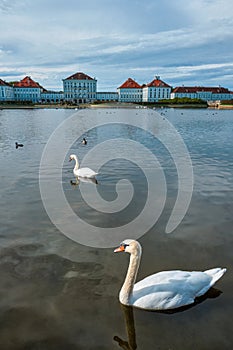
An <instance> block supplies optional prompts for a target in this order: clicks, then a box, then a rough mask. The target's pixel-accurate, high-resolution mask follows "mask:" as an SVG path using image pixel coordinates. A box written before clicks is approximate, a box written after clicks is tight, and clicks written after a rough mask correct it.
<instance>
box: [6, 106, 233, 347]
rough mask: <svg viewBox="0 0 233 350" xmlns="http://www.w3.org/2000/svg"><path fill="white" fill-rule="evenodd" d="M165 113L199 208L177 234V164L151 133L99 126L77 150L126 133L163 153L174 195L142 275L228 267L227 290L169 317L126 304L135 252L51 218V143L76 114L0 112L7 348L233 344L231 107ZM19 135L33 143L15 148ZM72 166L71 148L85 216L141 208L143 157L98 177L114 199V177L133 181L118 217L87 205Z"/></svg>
mask: <svg viewBox="0 0 233 350" xmlns="http://www.w3.org/2000/svg"><path fill="white" fill-rule="evenodd" d="M160 112H162V113H163V114H164V117H166V118H167V119H168V120H169V121H171V122H172V124H173V125H174V126H175V127H176V129H177V130H178V131H179V133H180V134H181V135H182V137H183V139H184V141H185V143H186V146H187V147H188V150H189V152H190V155H191V158H192V162H193V170H194V192H193V196H192V200H191V204H190V207H189V209H188V212H187V214H186V216H185V218H184V219H183V221H182V223H181V224H180V225H179V226H178V228H177V229H176V230H175V231H174V232H173V233H172V234H165V233H164V231H165V226H166V223H167V220H168V218H169V215H170V213H171V209H172V207H173V205H174V201H175V198H176V194H177V174H176V168H175V166H174V164H173V162H172V160H171V159H170V158H169V155H168V153H167V151H166V150H165V149H164V147H163V146H162V145H161V144H159V143H158V142H157V141H156V140H155V139H154V138H152V137H151V136H150V135H149V136H148V135H147V136H146V135H145V134H144V133H142V132H141V131H140V130H138V129H135V128H133V127H124V126H111V127H110V126H107V127H103V128H97V129H93V130H90V132H89V133H88V135H85V136H86V137H87V139H88V144H87V145H86V146H83V145H82V144H81V140H82V137H81V138H80V140H77V141H76V142H75V143H74V144H73V145H72V147H71V149H70V153H78V154H79V155H80V158H81V159H82V157H84V155H85V153H86V152H88V151H89V150H90V149H91V147H92V146H93V145H95V144H96V143H99V142H103V141H104V140H106V139H108V138H113V137H119V136H120V137H125V138H126V139H127V138H131V139H132V140H137V141H140V142H142V143H143V144H144V145H145V146H146V147H149V148H150V149H151V150H152V151H153V152H156V155H157V157H158V159H159V160H160V161H161V163H162V165H163V168H164V169H165V174H166V181H167V186H168V196H167V202H166V206H165V208H164V210H163V213H162V215H161V217H160V218H159V220H158V222H157V223H156V224H155V225H154V227H153V228H152V229H151V230H150V231H149V232H148V233H147V234H146V235H145V236H143V237H142V238H141V239H140V242H141V244H142V246H143V258H142V262H141V266H140V270H139V276H138V278H139V279H140V278H143V277H144V276H146V275H149V274H152V273H154V272H156V271H161V270H167V269H186V270H203V269H208V268H211V267H215V266H222V267H227V269H228V271H227V273H226V274H225V275H224V277H223V278H222V279H221V280H220V281H219V282H218V283H217V284H216V288H217V289H219V291H220V292H221V293H220V292H219V293H215V294H216V295H209V298H207V299H205V300H201V301H200V303H198V304H197V305H195V306H193V307H191V308H188V309H185V310H183V311H182V312H177V313H172V314H164V313H158V312H145V311H140V310H136V309H135V310H133V311H132V310H131V309H127V308H122V307H121V306H120V304H119V301H118V292H119V289H120V287H121V285H122V283H123V280H124V277H125V272H126V269H127V266H128V255H127V254H113V249H112V248H111V249H110V248H109V249H97V248H91V247H87V246H83V245H80V244H78V243H76V242H73V241H71V240H69V239H68V238H66V237H65V236H64V235H63V234H62V233H61V232H59V231H58V229H57V228H56V227H55V226H54V225H53V224H52V223H51V221H50V219H49V218H48V216H47V213H46V211H45V209H44V207H43V204H42V201H41V196H40V191H39V184H38V180H39V166H40V159H41V155H42V151H43V149H44V146H45V145H46V142H47V141H48V138H49V137H50V135H51V133H52V132H53V130H54V129H55V128H56V127H57V126H58V125H59V123H61V122H62V121H63V120H65V119H66V118H68V117H69V116H70V115H71V114H72V113H73V111H70V110H33V109H32V110H1V111H0V148H1V152H0V164H1V168H0V169H1V170H0V175H1V181H0V203H1V211H0V222H1V225H0V244H1V250H0V278H1V284H0V296H1V298H0V344H1V347H0V348H1V349H4V350H5V349H6V350H8V349H14V350H18V349H20V350H21V349H27V350H28V349H30V350H32V349H33V350H34V349H36V350H38V349H42V350H47V349H49V350H51V349H56V350H57V349H71V350H72V349H79V350H80V349H97V350H98V349H99V350H105V349H106V350H109V349H119V348H123V349H126V348H127V345H126V343H125V342H126V341H127V342H128V343H130V344H131V348H135V343H136V344H137V349H141V350H149V349H160V350H165V349H166V350H168V349H170V350H180V349H185V350H189V349H190V350H191V349H211V350H213V349H218V350H219V349H221V350H222V349H229V350H230V349H232V347H233V334H232V327H233V321H232V313H233V300H232V289H233V269H232V263H233V257H232V245H233V218H232V212H233V181H232V180H233V161H232V159H233V157H232V155H233V151H232V150H233V137H232V136H233V111H221V110H219V111H218V110H180V109H176V110H173V109H170V110H168V109H163V110H161V111H160ZM137 113H140V111H139V110H137ZM74 132H75V130H74ZM66 137H67V138H69V137H70V135H66ZM15 141H18V142H20V143H23V144H24V147H23V148H18V149H15V146H14V143H15ZM60 147H61V149H62V147H63V145H62V143H61V145H60ZM59 151H60V149H59V147H58V149H57V152H58V153H59ZM138 156H139V157H140V154H139V155H138ZM72 166H73V165H72V164H71V163H69V162H68V155H67V159H66V160H65V162H64V164H63V177H62V184H63V188H64V192H65V195H66V198H67V200H68V202H69V203H70V205H71V207H72V208H73V210H74V211H75V212H76V213H78V214H79V215H80V216H81V217H82V218H83V219H85V220H87V221H88V222H90V223H92V224H94V225H96V226H99V227H115V226H119V230H120V226H121V225H122V224H125V223H126V222H128V221H130V220H132V219H133V217H134V216H137V215H138V213H139V212H140V210H141V209H142V208H143V206H144V204H145V202H146V198H147V197H146V191H147V183H146V181H145V178H144V175H143V172H142V171H141V170H140V169H139V168H138V167H137V166H136V165H135V164H128V163H126V161H125V160H123V159H119V160H118V161H114V160H113V161H111V162H109V163H106V164H105V166H103V167H102V169H101V174H100V175H99V176H98V181H99V185H98V186H99V187H98V191H99V193H100V195H101V196H102V197H103V198H104V199H105V200H114V199H115V198H116V191H115V184H116V182H117V181H119V180H120V179H121V178H122V177H123V178H128V179H129V180H130V181H131V182H132V184H133V186H134V188H135V189H136V193H135V195H134V197H133V201H132V203H130V205H129V206H128V207H127V210H126V211H125V212H124V211H123V212H122V213H121V215H120V217H119V215H117V214H112V215H110V214H106V213H105V214H100V213H95V211H93V210H92V209H91V208H89V207H88V206H87V205H86V204H85V202H84V201H83V200H82V197H81V194H80V189H79V186H74V185H71V184H70V180H74V178H73V174H72ZM86 186H95V185H94V184H86ZM211 296H212V298H211ZM128 348H130V347H129V345H128Z"/></svg>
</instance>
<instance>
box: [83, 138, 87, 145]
mask: <svg viewBox="0 0 233 350" xmlns="http://www.w3.org/2000/svg"><path fill="white" fill-rule="evenodd" d="M82 144H83V145H86V144H87V140H86V139H85V137H84V138H83V139H82Z"/></svg>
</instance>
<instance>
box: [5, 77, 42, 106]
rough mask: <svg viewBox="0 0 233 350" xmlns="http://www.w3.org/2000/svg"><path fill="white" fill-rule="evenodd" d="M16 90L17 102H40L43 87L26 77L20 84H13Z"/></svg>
mask: <svg viewBox="0 0 233 350" xmlns="http://www.w3.org/2000/svg"><path fill="white" fill-rule="evenodd" d="M12 86H13V88H14V95H15V101H29V102H40V101H41V92H42V91H43V87H42V86H41V85H40V84H38V83H37V82H35V81H34V80H32V79H31V77H29V76H26V77H25V78H23V79H22V80H20V81H18V82H14V83H12Z"/></svg>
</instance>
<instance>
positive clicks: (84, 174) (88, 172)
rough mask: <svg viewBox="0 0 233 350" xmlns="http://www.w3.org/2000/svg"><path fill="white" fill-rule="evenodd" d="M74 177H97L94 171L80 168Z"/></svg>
mask: <svg viewBox="0 0 233 350" xmlns="http://www.w3.org/2000/svg"><path fill="white" fill-rule="evenodd" d="M75 175H77V176H80V177H89V178H91V177H95V176H96V175H98V173H96V172H95V171H94V170H92V169H90V168H81V169H78V170H76V171H75Z"/></svg>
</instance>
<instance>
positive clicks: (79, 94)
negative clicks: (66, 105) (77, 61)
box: [63, 72, 97, 103]
mask: <svg viewBox="0 0 233 350" xmlns="http://www.w3.org/2000/svg"><path fill="white" fill-rule="evenodd" d="M96 89H97V80H96V79H95V78H91V77H90V76H89V75H87V74H84V73H82V72H78V73H75V74H73V75H71V76H70V77H68V78H66V79H63V91H64V99H65V100H66V101H70V102H74V103H86V102H94V101H95V100H96Z"/></svg>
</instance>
